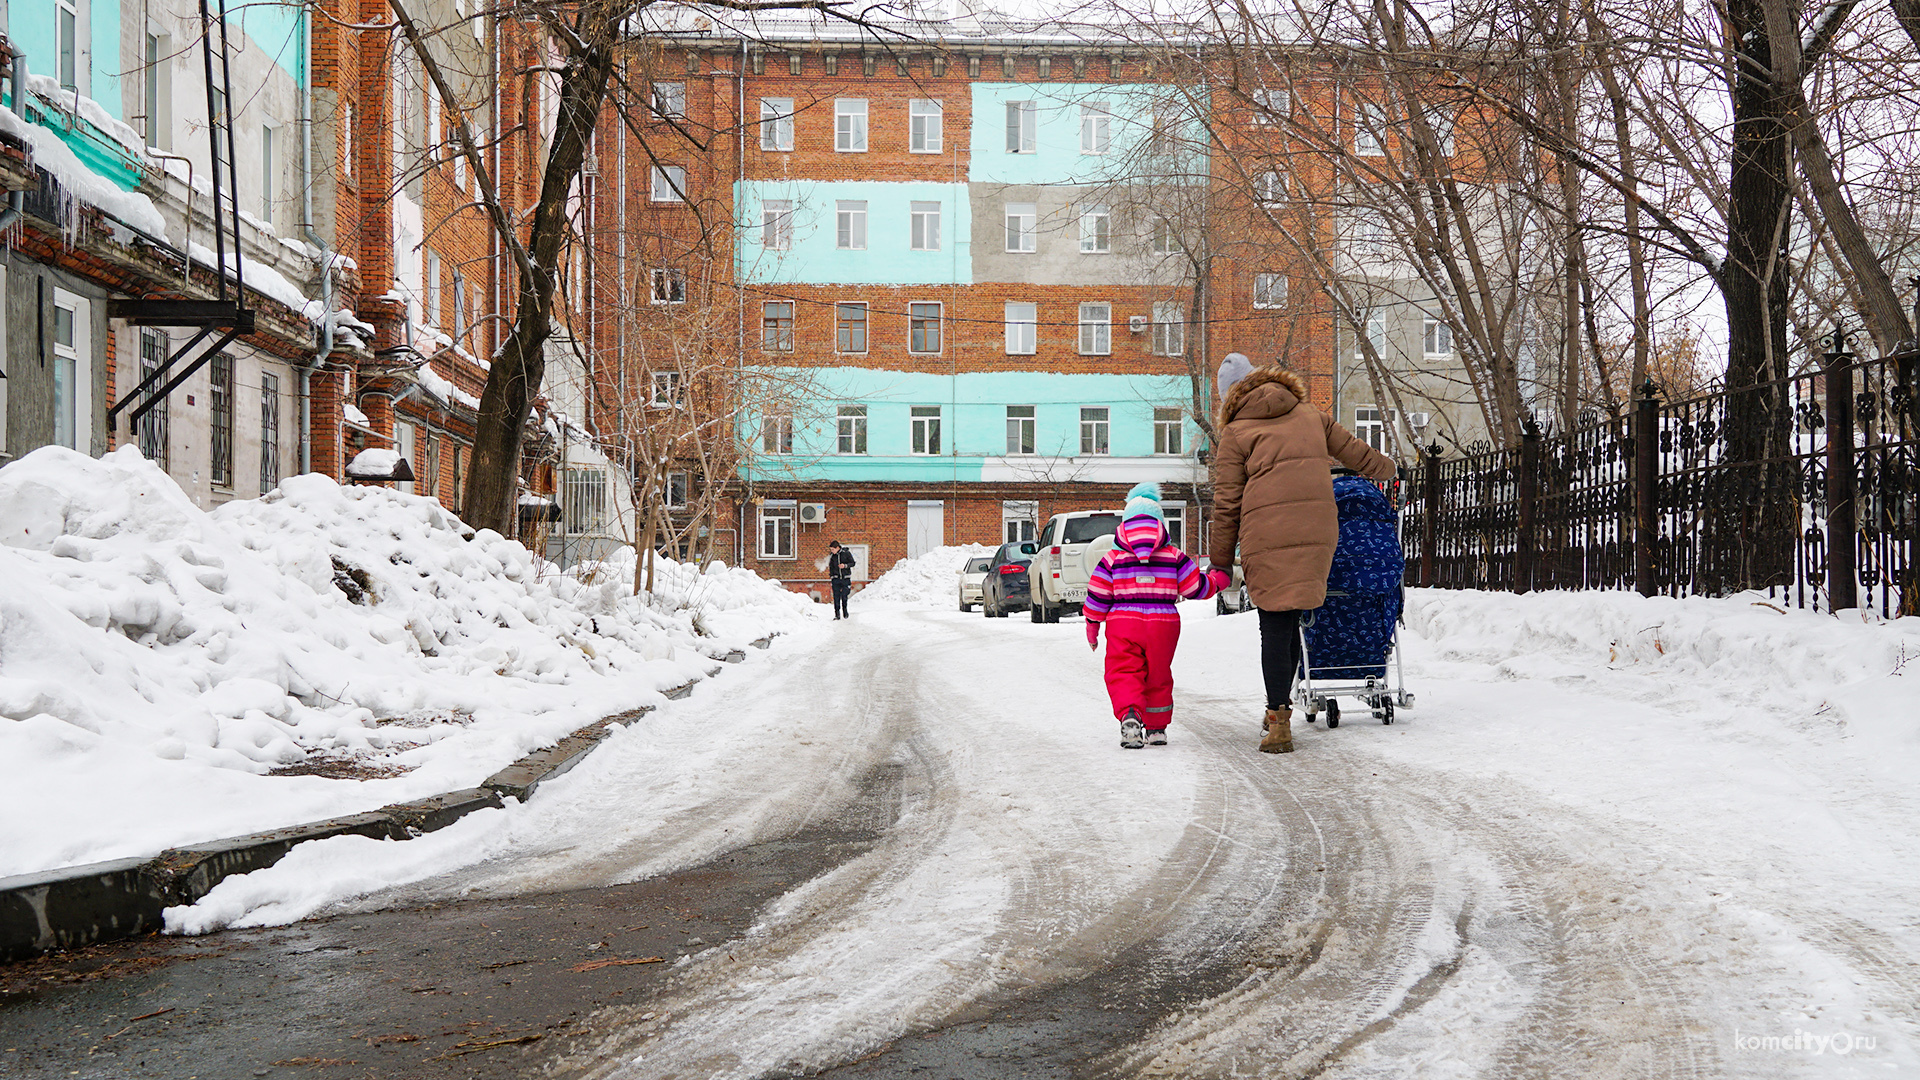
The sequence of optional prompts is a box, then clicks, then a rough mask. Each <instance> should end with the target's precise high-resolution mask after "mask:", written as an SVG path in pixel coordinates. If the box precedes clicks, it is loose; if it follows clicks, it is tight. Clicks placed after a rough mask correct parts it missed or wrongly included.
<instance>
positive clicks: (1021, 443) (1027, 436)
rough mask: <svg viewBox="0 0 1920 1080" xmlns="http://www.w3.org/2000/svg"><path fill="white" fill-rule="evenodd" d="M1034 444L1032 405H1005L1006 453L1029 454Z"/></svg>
mask: <svg viewBox="0 0 1920 1080" xmlns="http://www.w3.org/2000/svg"><path fill="white" fill-rule="evenodd" d="M1033 446H1034V419H1033V406H1031V405H1009V406H1007V453H1009V454H1031V453H1033Z"/></svg>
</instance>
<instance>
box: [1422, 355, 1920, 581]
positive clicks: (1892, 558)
mask: <svg viewBox="0 0 1920 1080" xmlns="http://www.w3.org/2000/svg"><path fill="white" fill-rule="evenodd" d="M1917 367H1920V353H1907V354H1902V355H1900V356H1894V357H1884V358H1880V359H1871V360H1856V359H1855V358H1854V357H1852V356H1850V355H1848V354H1845V353H1836V354H1830V355H1829V356H1828V357H1827V358H1826V363H1825V364H1824V365H1823V366H1822V368H1821V370H1819V371H1817V372H1813V373H1809V374H1806V375H1801V376H1796V377H1794V378H1790V379H1784V380H1781V381H1779V382H1773V383H1766V384H1763V385H1760V386H1754V387H1747V388H1743V389H1740V390H1737V391H1722V392H1717V393H1713V394H1707V395H1704V396H1701V397H1697V398H1693V399H1691V400H1687V401H1678V402H1670V403H1662V402H1660V401H1659V400H1658V398H1657V397H1655V396H1654V393H1653V388H1652V387H1651V386H1648V387H1646V388H1643V390H1642V392H1641V395H1640V397H1639V398H1638V399H1637V400H1636V401H1635V403H1634V408H1633V410H1632V412H1631V413H1630V414H1629V415H1627V416H1625V417H1619V418H1608V419H1604V420H1601V421H1599V422H1597V423H1593V424H1590V425H1587V426H1584V427H1579V428H1575V429H1574V430H1571V431H1567V432H1560V433H1546V432H1542V431H1540V430H1539V429H1538V428H1537V427H1534V426H1533V425H1531V424H1529V425H1528V428H1527V431H1526V434H1525V436H1524V437H1523V438H1522V440H1521V445H1520V446H1518V447H1515V448H1510V449H1505V450H1495V451H1492V452H1489V453H1483V454H1475V455H1472V456H1469V457H1464V458H1457V459H1454V460H1451V461H1443V460H1441V458H1440V456H1439V454H1438V452H1437V449H1436V451H1430V452H1429V454H1428V455H1427V459H1426V463H1425V474H1424V476H1423V477H1420V478H1419V479H1417V480H1416V481H1415V482H1414V483H1412V484H1410V485H1408V489H1409V490H1408V496H1409V497H1408V500H1407V503H1406V519H1405V528H1404V529H1403V536H1404V537H1405V544H1406V551H1407V579H1408V584H1411V585H1427V586H1433V587H1438V588H1450V589H1494V590H1510V591H1513V592H1528V591H1531V590H1535V589H1605V588H1621V589H1637V590H1638V591H1639V592H1640V593H1642V594H1643V595H1647V596H1653V595H1658V594H1666V595H1670V596H1685V595H1705V596H1722V595H1727V594H1729V593H1734V592H1739V591H1741V590H1745V589H1759V590H1765V591H1766V592H1767V594H1768V595H1769V596H1772V597H1775V598H1777V599H1779V600H1781V601H1782V602H1785V603H1790V604H1793V605H1795V606H1799V607H1817V608H1820V609H1822V610H1839V609H1843V608H1850V607H1869V608H1875V609H1877V610H1879V611H1880V613H1881V614H1883V615H1893V614H1916V613H1920V610H1917V609H1920V580H1917V579H1916V571H1917V570H1920V561H1916V559H1915V553H1916V550H1915V549H1916V546H1917V545H1916V540H1917V539H1920V535H1917V534H1920V438H1917V437H1916V435H1917V433H1920V396H1917V395H1916V391H1915V375H1916V368H1917ZM1836 432H1850V433H1851V435H1852V438H1851V439H1850V440H1849V439H1844V438H1835V437H1833V436H1834V434H1835V433H1836Z"/></svg>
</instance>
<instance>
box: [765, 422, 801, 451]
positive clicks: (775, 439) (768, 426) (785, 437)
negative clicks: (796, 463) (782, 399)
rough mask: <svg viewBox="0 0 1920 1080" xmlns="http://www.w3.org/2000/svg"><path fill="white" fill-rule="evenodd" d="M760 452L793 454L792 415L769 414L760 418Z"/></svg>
mask: <svg viewBox="0 0 1920 1080" xmlns="http://www.w3.org/2000/svg"><path fill="white" fill-rule="evenodd" d="M760 451H761V453H765V454H791V453H793V414H792V413H769V414H767V415H765V416H762V417H761V418H760Z"/></svg>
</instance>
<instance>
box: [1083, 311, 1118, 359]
mask: <svg viewBox="0 0 1920 1080" xmlns="http://www.w3.org/2000/svg"><path fill="white" fill-rule="evenodd" d="M1080 355H1081V356H1112V355H1113V305H1112V304H1110V303H1106V302H1104V301H1098V300H1091V301H1088V302H1086V303H1083V304H1081V305H1080Z"/></svg>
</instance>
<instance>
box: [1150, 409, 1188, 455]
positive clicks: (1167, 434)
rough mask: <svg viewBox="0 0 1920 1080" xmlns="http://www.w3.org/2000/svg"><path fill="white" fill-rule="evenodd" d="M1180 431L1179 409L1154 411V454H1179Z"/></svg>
mask: <svg viewBox="0 0 1920 1080" xmlns="http://www.w3.org/2000/svg"><path fill="white" fill-rule="evenodd" d="M1180 430H1181V419H1180V410H1179V409H1155V410H1153V452H1154V453H1156V454H1177V453H1179V452H1180Z"/></svg>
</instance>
